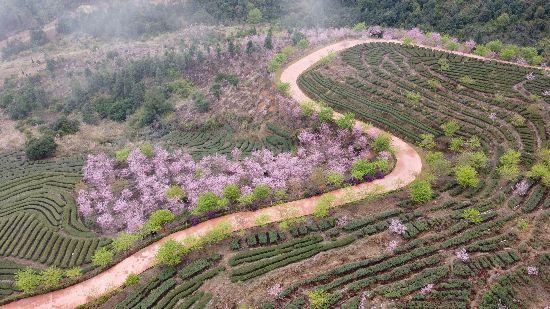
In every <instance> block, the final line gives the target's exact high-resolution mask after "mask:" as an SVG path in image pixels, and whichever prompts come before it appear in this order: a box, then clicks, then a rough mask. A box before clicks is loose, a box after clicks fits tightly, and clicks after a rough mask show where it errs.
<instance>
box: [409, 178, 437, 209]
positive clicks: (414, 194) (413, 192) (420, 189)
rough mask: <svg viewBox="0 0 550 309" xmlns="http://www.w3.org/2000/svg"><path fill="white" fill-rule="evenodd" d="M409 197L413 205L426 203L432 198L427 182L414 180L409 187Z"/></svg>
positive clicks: (430, 188)
mask: <svg viewBox="0 0 550 309" xmlns="http://www.w3.org/2000/svg"><path fill="white" fill-rule="evenodd" d="M410 197H411V200H412V201H413V202H414V203H417V204H418V203H426V202H427V201H430V200H431V199H432V198H433V190H432V186H431V185H430V183H429V182H428V181H427V180H415V181H413V183H412V184H411V187H410Z"/></svg>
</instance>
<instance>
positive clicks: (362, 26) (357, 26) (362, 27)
mask: <svg viewBox="0 0 550 309" xmlns="http://www.w3.org/2000/svg"><path fill="white" fill-rule="evenodd" d="M366 29H367V25H366V24H365V22H360V23H357V24H355V25H353V31H355V32H361V31H365V30H366Z"/></svg>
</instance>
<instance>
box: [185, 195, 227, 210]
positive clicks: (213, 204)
mask: <svg viewBox="0 0 550 309" xmlns="http://www.w3.org/2000/svg"><path fill="white" fill-rule="evenodd" d="M222 206H223V201H222V199H220V198H219V197H218V196H217V195H216V194H214V193H212V192H205V193H202V194H201V195H200V196H199V200H198V202H197V207H195V209H193V211H192V213H193V214H195V215H202V214H205V213H207V212H209V211H214V210H218V209H220V208H221V207H222Z"/></svg>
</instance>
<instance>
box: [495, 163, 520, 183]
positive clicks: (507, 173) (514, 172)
mask: <svg viewBox="0 0 550 309" xmlns="http://www.w3.org/2000/svg"><path fill="white" fill-rule="evenodd" d="M498 173H499V174H500V176H501V177H502V178H503V179H504V180H508V181H510V180H514V179H516V178H517V177H518V176H519V174H520V170H519V166H517V165H502V166H499V167H498Z"/></svg>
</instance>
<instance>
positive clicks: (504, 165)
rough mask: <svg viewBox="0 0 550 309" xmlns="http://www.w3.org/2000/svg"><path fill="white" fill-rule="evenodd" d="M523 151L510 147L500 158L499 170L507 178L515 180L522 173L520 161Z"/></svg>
mask: <svg viewBox="0 0 550 309" xmlns="http://www.w3.org/2000/svg"><path fill="white" fill-rule="evenodd" d="M520 160H521V153H520V152H519V151H515V150H513V149H508V150H507V151H506V152H505V153H504V154H503V155H502V156H501V157H500V158H499V162H500V166H499V167H498V172H499V174H500V175H501V176H502V178H504V179H505V180H513V179H515V178H517V177H518V176H519V174H520V170H519V162H520Z"/></svg>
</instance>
